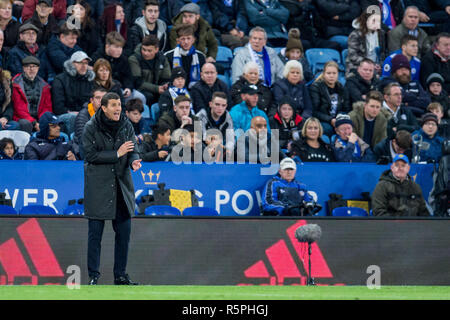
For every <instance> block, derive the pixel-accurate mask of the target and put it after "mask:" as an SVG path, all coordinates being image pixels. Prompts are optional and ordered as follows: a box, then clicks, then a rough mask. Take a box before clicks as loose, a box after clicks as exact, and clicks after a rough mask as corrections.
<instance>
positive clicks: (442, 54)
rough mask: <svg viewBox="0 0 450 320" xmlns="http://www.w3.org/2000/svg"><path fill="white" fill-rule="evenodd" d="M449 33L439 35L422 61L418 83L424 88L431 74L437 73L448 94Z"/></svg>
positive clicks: (449, 67) (449, 70)
mask: <svg viewBox="0 0 450 320" xmlns="http://www.w3.org/2000/svg"><path fill="white" fill-rule="evenodd" d="M449 61H450V33H448V32H443V33H440V34H439V35H438V36H437V38H436V43H435V45H434V46H433V48H431V49H430V50H429V51H428V52H427V53H426V54H425V55H424V56H423V59H422V64H421V69H420V81H421V82H422V85H423V86H424V87H426V86H427V83H426V82H427V79H428V77H429V76H430V75H431V74H432V73H439V74H440V75H441V76H442V77H443V78H444V83H443V88H444V90H445V91H446V92H447V93H449V94H450V62H449Z"/></svg>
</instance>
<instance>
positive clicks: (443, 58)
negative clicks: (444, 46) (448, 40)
mask: <svg viewBox="0 0 450 320" xmlns="http://www.w3.org/2000/svg"><path fill="white" fill-rule="evenodd" d="M432 50H433V53H434V54H435V55H437V56H438V57H439V58H440V59H441V62H448V61H449V60H450V56H449V57H444V56H443V55H441V53H440V52H439V50H438V49H437V48H436V46H434V47H433V49H432Z"/></svg>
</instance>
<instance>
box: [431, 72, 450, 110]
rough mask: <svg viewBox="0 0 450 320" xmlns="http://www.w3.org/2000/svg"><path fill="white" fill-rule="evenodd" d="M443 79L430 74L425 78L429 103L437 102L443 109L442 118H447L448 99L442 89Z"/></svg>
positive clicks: (449, 103)
mask: <svg viewBox="0 0 450 320" xmlns="http://www.w3.org/2000/svg"><path fill="white" fill-rule="evenodd" d="M443 85H444V78H443V77H442V76H441V75H440V74H439V73H432V74H430V76H429V77H428V78H427V88H426V89H427V91H428V94H429V95H430V98H431V102H438V103H440V104H441V106H442V107H443V108H444V110H443V112H444V117H446V118H448V116H449V115H448V110H449V109H450V97H449V96H448V94H447V92H446V91H445V90H444V88H443Z"/></svg>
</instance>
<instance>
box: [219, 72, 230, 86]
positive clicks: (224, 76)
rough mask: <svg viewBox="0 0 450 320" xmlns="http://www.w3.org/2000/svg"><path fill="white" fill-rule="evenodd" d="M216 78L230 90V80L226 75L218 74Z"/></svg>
mask: <svg viewBox="0 0 450 320" xmlns="http://www.w3.org/2000/svg"><path fill="white" fill-rule="evenodd" d="M217 78H218V79H220V80H222V81H223V82H225V84H226V85H227V87H228V89H230V88H231V79H230V77H229V76H228V75H225V74H218V75H217Z"/></svg>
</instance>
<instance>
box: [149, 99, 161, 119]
mask: <svg viewBox="0 0 450 320" xmlns="http://www.w3.org/2000/svg"><path fill="white" fill-rule="evenodd" d="M150 114H151V119H152V121H153V122H154V123H155V124H156V123H158V119H159V116H160V109H159V104H158V103H157V102H156V103H154V104H152V106H151V107H150Z"/></svg>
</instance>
